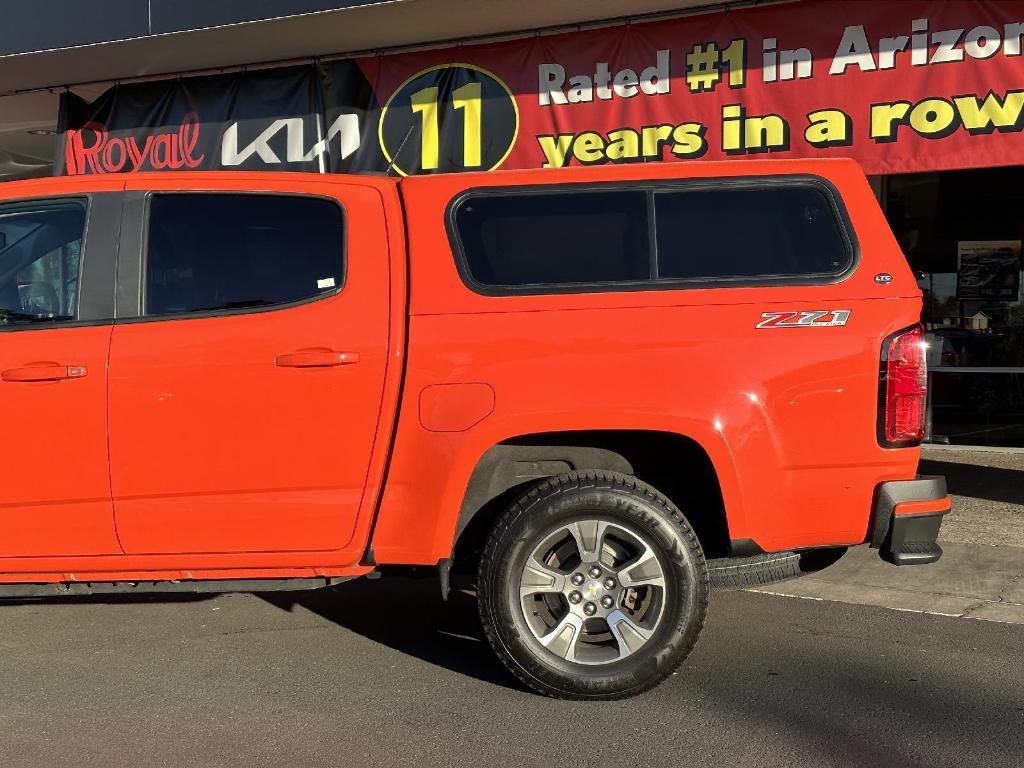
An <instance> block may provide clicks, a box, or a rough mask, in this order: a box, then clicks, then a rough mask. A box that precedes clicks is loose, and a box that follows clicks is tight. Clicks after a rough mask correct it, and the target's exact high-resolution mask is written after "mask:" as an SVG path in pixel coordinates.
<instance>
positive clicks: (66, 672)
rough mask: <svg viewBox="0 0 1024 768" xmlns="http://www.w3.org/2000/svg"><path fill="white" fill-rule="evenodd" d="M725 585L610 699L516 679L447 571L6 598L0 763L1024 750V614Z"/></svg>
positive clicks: (876, 760)
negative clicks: (172, 594)
mask: <svg viewBox="0 0 1024 768" xmlns="http://www.w3.org/2000/svg"><path fill="white" fill-rule="evenodd" d="M712 597H713V599H712V606H711V612H710V617H709V621H708V625H707V627H706V629H705V631H704V634H703V636H702V638H701V640H700V642H699V643H698V646H697V649H696V650H695V652H694V653H693V655H692V656H691V657H690V659H689V661H688V662H687V664H686V665H685V666H684V667H683V668H682V669H681V670H680V672H679V673H678V674H677V675H675V676H674V677H672V678H670V679H669V680H668V681H667V682H666V683H665V684H663V685H662V686H660V687H659V688H657V689H656V690H654V691H653V692H651V693H649V694H647V695H645V696H642V697H640V698H637V699H631V700H627V701H622V702H613V703H603V702H591V703H578V702H561V701H553V700H549V699H544V698H541V697H539V696H536V695H534V694H532V693H529V692H526V691H524V690H522V689H521V688H520V687H519V686H518V685H517V684H516V683H515V682H514V681H513V680H512V679H511V678H510V676H509V675H508V674H507V673H506V672H505V671H504V669H503V668H502V667H501V666H500V665H499V664H498V662H497V661H496V660H495V659H494V657H493V656H492V655H491V653H490V650H489V649H488V648H487V647H486V645H485V644H484V643H483V642H482V641H481V639H480V637H481V635H480V631H479V627H478V625H477V621H476V616H475V606H474V603H473V601H472V599H471V598H470V597H469V596H467V595H463V594H457V595H455V596H454V599H453V600H452V601H451V602H449V603H447V604H445V603H442V602H441V601H440V598H439V597H438V596H437V589H436V584H435V583H434V582H433V581H432V580H423V581H412V580H405V579H381V580H379V581H362V582H353V583H351V584H347V585H344V586H343V587H341V588H340V589H338V590H337V591H335V592H310V593H296V594H286V595H285V594H278V595H268V596H265V597H259V596H252V595H232V596H222V597H216V598H208V599H189V600H182V599H179V600H174V601H167V600H162V601H157V600H151V601H145V602H138V601H136V602H124V601H120V602H107V603H103V602H85V603H82V602H78V603H71V602H68V603H61V604H45V605H44V604H18V605H10V604H9V605H5V606H0V765H3V766H4V768H21V767H22V766H39V765H75V766H102V768H111V767H112V766H121V765H126V766H184V765H189V766H246V767H247V768H254V767H255V766H289V767H298V766H303V767H304V766H347V765H352V766H356V765H359V766H405V765H409V766H412V765H415V766H424V765H509V766H511V765H546V766H551V765H558V766H576V765H580V766H582V765H588V766H592V765H621V766H632V765H660V766H668V765H750V766H793V765H805V766H853V765H858V766H863V765H871V766H947V765H948V766H985V767H986V768H991V767H992V766H1020V765H1021V759H1022V758H1021V755H1022V754H1024V651H1022V649H1024V627H1022V626H1017V625H1009V624H1000V623H994V622H985V621H971V620H967V619H962V618H951V617H944V616H931V615H923V614H917V613H907V612H898V611H891V610H886V609H884V608H878V607H871V606H860V605H847V604H842V603H834V602H821V601H812V600H801V599H796V598H791V597H780V596H775V595H768V594H754V593H745V592H718V593H715V594H713V596H712Z"/></svg>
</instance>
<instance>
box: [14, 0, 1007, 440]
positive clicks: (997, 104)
mask: <svg viewBox="0 0 1024 768" xmlns="http://www.w3.org/2000/svg"><path fill="white" fill-rule="evenodd" d="M81 5H82V4H80V3H71V2H67V1H66V0H50V2H45V0H43V1H42V2H40V3H36V4H33V5H32V6H28V5H22V6H21V10H18V11H15V12H13V13H12V14H11V17H10V19H9V23H8V24H7V25H6V27H5V28H3V29H0V54H3V57H2V58H0V94H2V95H0V174H3V175H4V176H5V177H16V176H22V175H39V174H94V173H131V172H137V171H146V170H158V169H190V168H207V169H208V168H232V169H255V168H259V169H268V168H276V169H281V170H301V171H307V172H311V173H331V172H333V173H339V172H346V173H388V174H394V175H405V174H413V173H444V172H458V171H461V170H468V169H472V170H480V169H485V170H486V169H491V170H499V169H501V170H507V169H515V168H536V167H563V166H571V165H591V164H599V163H630V162H702V161H706V160H714V159H725V158H730V159H736V158H740V159H742V158H745V157H765V156H769V157H779V158H787V157H819V158H820V157H825V158H827V157H848V156H852V157H854V158H856V159H857V160H858V161H859V162H860V163H861V165H862V167H863V168H864V171H865V173H866V174H867V175H868V176H869V179H870V182H871V184H872V186H873V188H874V190H875V192H876V194H877V196H878V199H879V201H880V203H881V204H882V206H883V208H884V210H885V212H886V214H887V217H888V219H889V222H890V224H891V226H892V229H893V231H894V233H895V234H896V237H897V239H898V240H899V242H900V244H901V246H902V247H903V249H904V252H905V254H906V255H907V258H908V259H909V261H910V264H911V266H912V268H913V269H914V270H915V272H916V274H917V276H918V280H919V284H920V286H921V288H922V289H923V291H924V293H925V307H924V315H923V321H924V323H925V325H926V328H927V330H928V332H929V342H930V346H929V355H930V360H929V363H930V366H931V371H932V372H931V377H932V389H931V403H930V429H929V439H930V440H931V441H932V442H936V443H949V444H961V445H975V446H993V447H1004V448H1021V447H1024V303H1022V294H1021V271H1022V262H1021V240H1022V238H1024V164H1022V161H1021V158H1022V157H1024V55H1022V46H1024V2H1021V1H1020V0H1005V1H1001V2H997V1H996V0H938V1H935V0H904V2H900V3H892V2H886V1H885V0H794V1H793V2H779V3H720V2H717V3H709V2H705V1H704V0H675V1H674V2H672V1H671V0H661V1H659V0H642V1H637V2H631V3H622V4H615V6H614V11H612V10H611V4H607V5H603V4H600V3H589V4H579V3H574V2H567V1H566V0H549V1H548V2H543V3H542V2H535V1H534V0H525V1H524V2H517V3H486V2H485V3H479V2H477V3H469V2H463V0H393V1H392V2H388V3H368V2H359V1H358V0H348V1H345V0H333V1H330V0H319V1H315V0H305V1H303V0H265V1H264V2H261V3H219V4H211V3H201V2H198V0H196V1H195V2H193V1H192V0H174V1H173V2H172V0H147V1H146V2H139V1H138V0H103V1H102V2H97V3H93V4H91V5H89V6H87V9H83V8H82V7H81ZM40 6H50V7H49V8H47V9H43V10H40ZM584 6H585V7H584ZM101 10H102V12H100V11H101ZM44 11H51V12H50V13H44ZM611 12H614V13H616V14H620V17H619V18H608V16H609V13H611ZM627 14H628V15H627ZM44 17H45V18H44ZM55 19H56V22H54V20H55ZM44 21H45V23H44ZM737 224H738V225H742V222H737Z"/></svg>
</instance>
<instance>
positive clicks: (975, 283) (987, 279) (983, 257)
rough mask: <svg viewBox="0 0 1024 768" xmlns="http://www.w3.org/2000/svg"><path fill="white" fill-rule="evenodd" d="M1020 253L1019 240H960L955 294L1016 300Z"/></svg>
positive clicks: (974, 297)
mask: <svg viewBox="0 0 1024 768" xmlns="http://www.w3.org/2000/svg"><path fill="white" fill-rule="evenodd" d="M1020 253H1021V241H1020V240H961V241H960V242H958V243H957V278H956V297H957V298H958V299H996V300H1001V301H1017V298H1018V295H1019V293H1020V270H1021V263H1020Z"/></svg>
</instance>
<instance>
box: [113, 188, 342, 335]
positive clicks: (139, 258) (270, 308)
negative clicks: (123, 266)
mask: <svg viewBox="0 0 1024 768" xmlns="http://www.w3.org/2000/svg"><path fill="white" fill-rule="evenodd" d="M132 192H136V195H137V197H135V198H134V201H138V200H139V198H141V206H135V207H137V208H139V209H140V210H139V211H137V212H136V213H134V214H133V213H131V209H132V207H133V206H132V205H131V203H132V202H133V198H132V197H129V199H128V200H127V201H126V205H125V212H126V214H127V215H131V216H132V217H133V218H134V219H135V222H134V223H135V226H136V232H137V235H136V236H135V237H136V239H137V240H138V242H137V243H134V244H133V246H134V247H133V248H132V251H133V252H134V253H135V259H134V261H135V263H134V264H133V265H132V266H133V268H132V269H131V270H119V271H118V278H117V279H118V293H119V303H118V308H117V319H116V320H115V322H116V323H117V324H118V325H120V324H124V323H156V322H169V321H174V320H192V319H196V318H207V317H230V316H234V315H256V314H263V313H266V312H279V311H281V310H285V309H292V308H294V307H300V306H303V305H304V304H312V303H314V302H318V301H324V300H326V299H330V298H333V297H335V296H337V295H338V294H340V293H341V292H342V291H343V290H344V289H345V285H346V284H347V282H348V261H349V253H348V240H349V237H348V234H349V229H348V211H347V210H346V208H345V204H344V203H343V202H342V201H341V200H339V199H338V198H336V197H332V196H331V195H322V194H310V193H305V192H294V191H287V190H281V191H276V190H269V189H268V190H247V189H245V190H242V189H168V190H163V189H151V190H130V191H129V195H131V193H132ZM158 195H160V196H163V195H189V196H191V197H195V196H198V195H217V196H225V195H228V196H253V197H257V196H258V197H297V198H302V199H304V200H325V201H327V202H329V203H333V204H334V205H335V206H337V208H338V210H339V211H340V212H341V234H342V238H341V240H342V242H341V270H340V275H339V278H338V284H337V285H336V286H335V287H334V288H333V289H332V290H330V291H324V292H323V293H317V294H315V295H313V296H308V297H306V298H304V299H297V300H295V301H288V302H282V303H280V304H270V305H267V306H262V307H232V308H230V309H208V310H202V311H197V312H173V313H166V314H160V315H147V314H146V313H145V302H146V268H147V266H148V264H149V221H150V205H151V203H152V200H153V198H154V197H155V196H158ZM140 215H141V221H139V220H138V217H139V216H140ZM130 237H131V236H130V235H128V236H126V237H125V239H129V238H130ZM129 296H130V297H131V299H130V300H131V302H132V305H131V306H124V305H125V304H126V303H127V301H126V299H127V297H129Z"/></svg>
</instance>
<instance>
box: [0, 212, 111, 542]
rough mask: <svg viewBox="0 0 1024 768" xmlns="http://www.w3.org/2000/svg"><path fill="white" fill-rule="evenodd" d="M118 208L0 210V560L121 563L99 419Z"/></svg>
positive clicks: (103, 410)
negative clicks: (116, 558) (110, 558)
mask: <svg viewBox="0 0 1024 768" xmlns="http://www.w3.org/2000/svg"><path fill="white" fill-rule="evenodd" d="M120 200H121V195H120V194H118V193H106V194H97V195H94V196H93V197H92V199H91V200H90V199H89V198H88V197H86V196H83V197H81V198H63V199H50V200H30V201H11V202H3V203H0V422H2V425H3V442H2V447H0V467H2V472H0V478H2V479H0V557H32V556H54V555H58V556H59V555H102V554H120V552H121V550H120V548H119V547H118V543H117V537H116V536H115V533H114V519H113V509H112V506H111V499H110V477H109V471H108V465H107V407H106V405H107V398H106V385H107V382H106V369H107V351H108V349H109V347H110V335H111V329H112V326H111V320H110V317H111V316H112V311H113V274H114V261H113V260H114V248H115V245H116V244H115V241H114V234H115V233H116V229H115V227H116V226H117V224H118V220H119V217H120ZM87 221H88V222H89V224H88V228H89V236H88V238H85V237H84V235H85V231H86V222H87ZM87 265H88V266H87ZM86 269H89V270H90V271H91V273H92V274H93V275H94V276H96V277H98V278H99V279H91V278H90V279H86V277H85V275H86V273H85V270H86ZM104 275H106V277H107V280H104V279H103V276H104ZM94 289H95V290H94ZM105 291H106V293H107V295H106V296H104V295H102V294H104V292H105ZM97 292H98V294H99V295H97ZM104 304H106V305H107V306H106V309H104Z"/></svg>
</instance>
